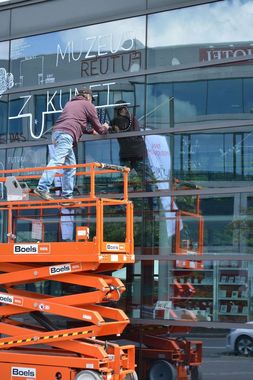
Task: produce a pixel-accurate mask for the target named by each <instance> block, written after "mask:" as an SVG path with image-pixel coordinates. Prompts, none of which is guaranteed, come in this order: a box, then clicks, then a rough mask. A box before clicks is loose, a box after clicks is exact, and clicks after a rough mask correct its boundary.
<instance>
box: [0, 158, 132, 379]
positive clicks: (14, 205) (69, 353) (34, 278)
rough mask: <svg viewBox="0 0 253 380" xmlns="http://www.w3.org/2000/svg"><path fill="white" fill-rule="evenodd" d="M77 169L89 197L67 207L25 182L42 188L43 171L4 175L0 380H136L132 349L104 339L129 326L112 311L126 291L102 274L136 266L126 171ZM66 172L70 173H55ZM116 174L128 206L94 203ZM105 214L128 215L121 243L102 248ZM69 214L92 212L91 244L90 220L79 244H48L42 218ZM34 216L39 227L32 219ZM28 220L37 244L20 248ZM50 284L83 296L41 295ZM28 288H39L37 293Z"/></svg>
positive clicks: (79, 230) (91, 167)
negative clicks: (99, 187)
mask: <svg viewBox="0 0 253 380" xmlns="http://www.w3.org/2000/svg"><path fill="white" fill-rule="evenodd" d="M72 167H76V168H77V170H78V171H77V173H76V176H79V177H80V178H78V180H80V179H82V178H86V179H87V178H88V179H89V191H88V195H87V196H83V195H81V196H78V197H74V198H73V199H72V200H70V201H67V200H64V199H63V198H61V197H58V198H55V199H54V200H50V201H44V200H42V199H39V198H38V197H36V198H35V194H33V193H32V190H29V187H28V186H27V182H24V181H32V180H34V179H36V180H37V179H38V178H39V177H40V175H39V174H40V173H39V174H38V173H37V172H41V171H43V170H44V169H45V168H44V167H40V168H35V169H34V168H32V169H29V168H26V169H15V170H5V171H4V170H2V171H1V172H0V174H1V175H2V177H1V178H0V181H1V182H3V183H4V184H5V185H6V188H7V201H5V200H3V201H2V202H0V211H1V214H0V215H1V220H2V221H4V222H6V231H2V242H1V243H0V268H1V269H0V273H1V274H0V283H1V285H0V286H1V290H0V305H1V306H0V315H1V321H0V332H1V337H0V350H1V354H0V373H1V376H0V377H1V380H10V379H11V380H20V379H22V380H24V379H25V380H35V379H36V380H47V379H48V380H136V379H137V375H136V372H135V348H134V346H133V345H125V346H120V345H118V344H115V343H110V342H108V341H106V340H105V337H106V336H109V335H110V336H111V335H119V334H121V333H122V332H123V330H124V328H125V327H126V325H127V324H128V323H129V319H128V317H127V315H126V314H125V313H124V312H123V311H122V310H119V309H116V308H113V307H111V306H110V304H109V305H108V303H109V302H112V301H118V299H119V298H120V296H121V294H122V293H123V292H124V291H125V286H124V284H123V283H122V281H121V280H120V279H118V278H115V277H112V276H110V275H108V274H107V275H106V274H104V273H105V272H110V273H111V272H112V271H115V270H118V269H120V268H122V267H123V266H124V265H125V264H129V263H134V245H133V206H132V203H131V202H130V201H129V200H128V172H129V169H128V168H125V167H120V166H115V165H107V164H102V163H90V164H79V165H74V166H72ZM66 168H70V166H62V167H57V169H66ZM51 169H52V170H53V169H56V168H51ZM34 172H35V174H34ZM112 173H113V174H114V173H118V174H117V175H122V176H123V183H124V197H123V199H111V198H100V197H98V196H96V192H95V187H96V179H97V177H98V176H99V175H101V174H102V175H107V174H111V175H112ZM21 174H22V175H21ZM15 175H16V177H15ZM57 175H58V176H61V174H57ZM11 189H12V190H11ZM8 191H9V194H8ZM107 206H109V207H112V208H116V209H117V207H121V209H122V208H123V209H124V220H125V222H124V223H125V236H124V237H125V238H124V239H123V241H104V208H105V207H107ZM66 208H67V209H68V210H72V211H73V212H74V213H75V212H77V211H79V212H80V210H90V209H93V210H95V211H94V214H93V217H94V219H95V222H94V224H95V233H94V236H93V237H89V227H88V226H87V220H83V221H82V223H81V225H79V226H78V227H77V228H76V237H75V240H74V241H71V242H62V241H57V239H55V241H51V242H48V241H45V239H44V235H45V234H44V219H43V218H44V213H48V212H50V211H53V210H58V212H61V211H62V209H66ZM27 213H28V214H29V216H27ZM32 213H34V214H35V215H36V216H37V221H36V218H35V217H34V216H33V217H31V215H32ZM87 215H89V213H87V214H86V216H87ZM94 215H95V216H94ZM29 218H30V220H31V222H34V221H35V222H37V223H38V225H39V226H40V228H41V230H40V232H41V236H40V239H39V240H38V241H35V242H34V241H32V240H30V241H29V240H28V241H22V242H19V241H17V236H16V232H17V223H18V222H22V221H26V222H28V223H29ZM87 219H89V216H87ZM37 227H38V226H37ZM48 280H49V281H50V282H53V283H55V282H57V284H59V283H60V284H61V285H63V286H65V285H66V284H69V285H70V284H71V285H73V284H74V285H76V286H77V287H79V288H80V287H81V289H82V291H81V292H80V291H79V292H78V293H76V294H68V295H63V294H61V295H59V296H57V297H56V296H53V295H50V294H45V293H44V292H42V291H38V289H39V288H40V284H41V282H43V281H48ZM27 284H28V285H29V284H30V285H31V284H32V285H33V286H35V288H36V291H35V290H31V287H29V286H27ZM58 319H59V320H60V319H63V320H64V319H66V320H68V321H70V322H69V324H68V325H67V324H66V326H64V328H61V329H59V328H57V327H56V326H57V323H55V321H56V322H57V320H58ZM76 326H77V327H76Z"/></svg>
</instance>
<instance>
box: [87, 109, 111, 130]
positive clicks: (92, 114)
mask: <svg viewBox="0 0 253 380" xmlns="http://www.w3.org/2000/svg"><path fill="white" fill-rule="evenodd" d="M87 116H88V120H89V122H90V123H91V124H92V126H93V128H94V130H95V131H96V132H97V133H98V134H99V135H105V134H107V132H108V128H109V125H108V124H107V123H104V124H101V123H100V121H99V118H98V115H97V111H96V108H95V106H94V105H93V104H92V103H88V104H87Z"/></svg>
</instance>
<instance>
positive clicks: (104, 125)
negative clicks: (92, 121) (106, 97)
mask: <svg viewBox="0 0 253 380" xmlns="http://www.w3.org/2000/svg"><path fill="white" fill-rule="evenodd" d="M102 126H103V127H105V128H106V129H109V128H110V126H109V124H107V123H104V124H102Z"/></svg>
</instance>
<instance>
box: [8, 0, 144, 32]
mask: <svg viewBox="0 0 253 380" xmlns="http://www.w3.org/2000/svg"><path fill="white" fill-rule="evenodd" d="M145 8H146V1H145V0H138V1H136V0H128V1H118V0H106V1H104V0H93V1H91V2H87V1H84V0H74V1H73V0H51V1H48V2H45V3H40V4H33V5H32V4H31V5H28V6H24V7H18V8H16V9H13V10H12V23H11V35H12V38H14V37H18V36H23V35H32V34H38V33H43V32H47V31H50V30H52V31H53V30H59V29H65V28H70V27H72V26H81V25H87V24H92V23H100V22H103V21H107V20H113V19H118V18H125V17H129V16H132V15H133V14H135V13H138V12H139V13H140V11H144V12H145ZM28 20H29V22H28Z"/></svg>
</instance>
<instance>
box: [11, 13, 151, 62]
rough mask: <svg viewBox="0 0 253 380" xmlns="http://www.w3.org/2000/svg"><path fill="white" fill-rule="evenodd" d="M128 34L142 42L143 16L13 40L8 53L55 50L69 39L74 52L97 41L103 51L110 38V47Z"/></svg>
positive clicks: (18, 54) (92, 46)
mask: <svg viewBox="0 0 253 380" xmlns="http://www.w3.org/2000/svg"><path fill="white" fill-rule="evenodd" d="M129 38H130V39H131V38H135V39H137V40H138V41H140V42H141V43H142V44H143V45H144V43H145V17H136V18H131V19H127V20H124V22H122V21H121V20H119V21H113V22H107V23H104V24H98V25H92V26H86V27H81V28H75V29H69V30H65V31H61V32H55V33H47V34H42V35H38V36H32V37H27V38H21V39H17V40H13V41H12V43H11V57H12V59H17V58H21V57H25V56H28V55H30V56H34V55H41V54H43V55H45V54H55V53H56V51H57V45H58V44H59V45H60V47H61V49H62V51H63V52H64V50H65V48H66V46H67V44H68V43H70V44H71V48H72V46H73V51H74V52H77V53H78V52H80V51H84V52H86V51H87V50H88V49H91V50H92V51H94V50H97V49H98V43H99V44H100V47H99V49H100V50H101V51H103V49H104V51H106V50H108V47H110V44H111V41H112V44H113V49H115V50H116V49H117V47H118V46H119V45H123V44H124V41H126V40H127V39H129ZM121 40H122V41H121ZM98 41H99V42H98ZM121 42H122V43H121ZM103 45H104V46H103ZM124 47H125V48H126V50H127V49H128V48H129V47H130V43H129V46H128V45H126V46H125V45H124V46H123V48H124ZM138 47H140V46H137V48H138ZM133 48H135V46H133Z"/></svg>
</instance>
